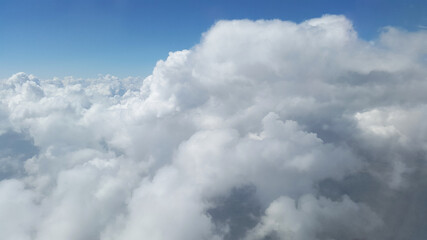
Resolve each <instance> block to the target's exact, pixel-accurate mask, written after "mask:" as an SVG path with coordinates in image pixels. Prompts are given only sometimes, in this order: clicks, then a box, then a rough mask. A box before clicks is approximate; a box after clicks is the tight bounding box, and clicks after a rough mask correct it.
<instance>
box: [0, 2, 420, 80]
mask: <svg viewBox="0 0 427 240" xmlns="http://www.w3.org/2000/svg"><path fill="white" fill-rule="evenodd" d="M426 12H427V3H426V2H425V1H421V0H420V1H417V0H411V1H384V0H376V1H368V0H361V1H351V2H350V1H335V0H334V1H324V0H321V1H308V0H303V1H289V0H288V1H276V0H267V1H254V0H248V1H241V0H238V1H224V0H219V1H207V0H201V1H188V0H185V1H164V0H161V1H154V0H145V1H134V0H107V1H94V0H90V1H81V0H76V1H69V0H61V1H52V0H40V1H30V0H13V1H12V0H0V66H1V67H0V78H1V79H4V78H7V77H10V76H11V75H12V74H14V73H16V72H26V73H31V74H35V75H36V76H38V77H40V78H52V77H54V76H58V77H64V76H76V77H96V76H97V74H113V75H116V76H119V77H126V76H142V77H145V76H147V75H149V74H151V71H152V69H153V67H154V66H155V64H156V62H157V61H158V60H160V59H165V58H166V57H167V55H168V53H169V52H170V51H177V50H181V49H188V48H191V47H192V46H194V45H195V44H197V43H198V42H199V40H200V37H201V34H202V33H203V32H205V31H207V30H208V29H209V28H210V27H211V26H212V25H213V24H214V23H215V22H217V21H218V20H221V19H245V18H247V19H251V20H256V19H281V20H289V21H294V22H300V21H303V20H305V19H309V18H314V17H320V16H322V15H323V14H343V15H345V16H346V17H347V18H348V19H349V20H351V21H352V22H353V25H354V28H355V30H356V31H357V32H358V34H359V37H361V38H363V39H365V40H371V39H375V38H376V37H377V36H378V33H379V32H380V31H381V29H382V27H384V26H389V25H391V26H395V27H398V28H402V29H406V30H409V31H415V30H419V29H420V28H424V27H425V26H427V15H426V14H425V13H426Z"/></svg>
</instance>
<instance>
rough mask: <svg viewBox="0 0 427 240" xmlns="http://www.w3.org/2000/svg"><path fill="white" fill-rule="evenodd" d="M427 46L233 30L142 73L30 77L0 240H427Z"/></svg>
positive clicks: (1, 206)
mask: <svg viewBox="0 0 427 240" xmlns="http://www.w3.org/2000/svg"><path fill="white" fill-rule="evenodd" d="M426 49H427V33H426V32H422V31H421V32H416V33H410V32H404V31H400V30H397V29H394V28H391V27H389V28H385V29H384V31H383V32H382V33H381V35H380V37H379V38H378V39H377V40H375V41H373V42H366V41H364V40H361V39H359V38H358V36H357V33H356V31H355V30H354V29H353V27H352V24H351V22H350V21H349V20H348V19H346V18H345V17H343V16H335V15H326V16H323V17H321V18H317V19H311V20H307V21H305V22H302V23H298V24H297V23H293V22H286V21H280V20H269V21H265V20H259V21H250V20H235V21H220V22H218V23H216V24H215V25H214V26H213V27H212V28H211V29H210V30H209V31H208V32H206V33H205V34H204V35H203V37H202V40H201V42H200V44H198V45H196V46H194V47H193V48H192V49H190V50H183V51H178V52H174V53H170V54H169V57H168V58H167V59H166V60H164V61H162V60H161V61H159V62H158V63H157V65H156V67H155V69H154V70H153V73H152V75H151V76H149V77H147V78H146V79H140V78H126V79H118V78H116V77H113V76H110V75H107V76H100V77H99V78H97V79H75V78H72V77H67V78H64V79H57V78H55V79H49V80H39V79H37V78H36V77H35V76H33V75H27V74H25V73H17V74H15V75H13V76H12V77H10V78H9V79H7V80H4V81H2V82H1V86H0V97H1V98H0V99H1V100H0V143H5V144H2V146H0V164H1V166H0V193H1V194H0V221H1V224H0V226H1V227H0V228H1V231H0V238H1V239H34V240H41V239H73V240H80V239H81V240H86V239H102V240H122V239H126V240H132V239H185V240H188V239H276V238H277V239H297V240H308V239H319V240H320V239H349V240H351V239H365V238H376V239H386V238H390V236H394V237H396V239H407V238H405V236H411V237H413V238H424V237H427V233H426V232H425V231H423V230H422V229H423V228H422V226H423V224H424V223H425V221H426V220H427V219H426V217H425V216H424V217H423V216H420V215H419V214H416V213H417V212H419V211H421V212H422V211H426V210H427V206H425V204H424V203H425V200H427V192H426V191H425V187H427V184H426V183H424V182H423V181H420V180H419V179H422V178H425V177H427V172H426V171H425V170H424V169H425V167H426V164H427V161H426V159H425V156H426V154H427V138H426V137H425V136H427V124H426V123H425V121H423V120H424V119H425V116H426V114H427V110H426V108H427V95H426V94H425V90H426V89H427V80H426V79H427V70H426V69H427V68H426V65H427V61H426V56H427V50H426ZM6 143H7V144H6ZM248 189H252V190H250V191H249V190H248ZM406 196H408V197H406ZM408 198H409V199H411V202H408ZM390 199H392V200H393V201H392V202H390ZM409 206H413V207H409ZM12 209H16V210H12ZM396 209H397V211H399V214H390V211H396ZM402 215H403V216H404V219H403V220H401V219H399V218H400V217H401V216H402ZM398 220H399V221H398ZM402 221H403V222H402Z"/></svg>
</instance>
